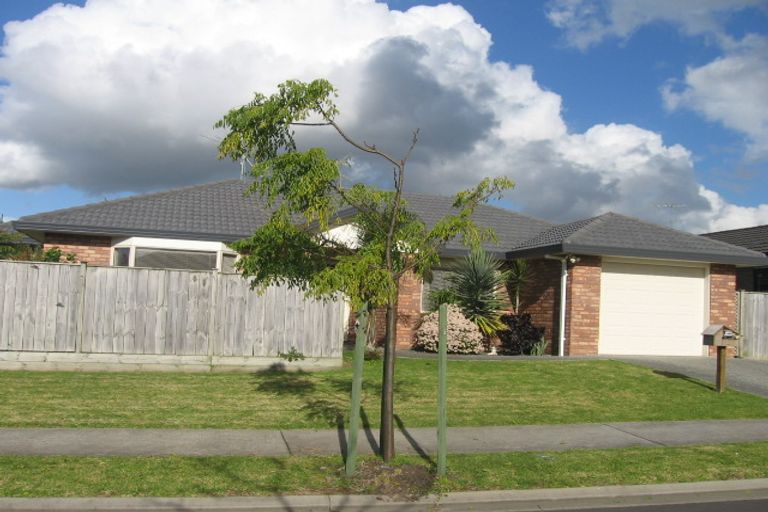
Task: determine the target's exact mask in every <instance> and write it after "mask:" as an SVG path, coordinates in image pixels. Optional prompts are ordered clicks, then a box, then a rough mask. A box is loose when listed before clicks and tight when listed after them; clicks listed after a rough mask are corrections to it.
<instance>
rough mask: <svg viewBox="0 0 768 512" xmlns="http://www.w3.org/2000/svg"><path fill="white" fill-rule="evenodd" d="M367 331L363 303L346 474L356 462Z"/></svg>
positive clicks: (358, 320)
mask: <svg viewBox="0 0 768 512" xmlns="http://www.w3.org/2000/svg"><path fill="white" fill-rule="evenodd" d="M367 333H368V305H367V304H366V305H364V306H363V307H362V308H361V310H360V312H358V314H357V329H355V357H354V362H353V369H352V397H351V402H352V405H350V410H349V435H348V436H347V460H346V464H345V472H346V474H347V476H352V475H353V474H354V473H355V466H356V464H357V434H358V432H359V430H360V400H361V395H362V392H363V360H364V359H365V344H366V341H367V337H368V336H367Z"/></svg>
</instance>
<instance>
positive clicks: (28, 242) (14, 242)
mask: <svg viewBox="0 0 768 512" xmlns="http://www.w3.org/2000/svg"><path fill="white" fill-rule="evenodd" d="M0 233H5V234H9V235H14V234H17V231H16V230H15V229H14V228H13V225H12V223H11V222H10V221H6V222H3V219H2V217H0ZM18 234H19V235H21V236H20V237H19V238H18V239H11V240H10V241H7V240H5V239H4V240H3V241H2V242H0V243H3V244H6V245H7V246H10V247H11V251H13V252H16V251H17V250H18V249H20V248H25V247H26V248H28V249H30V250H34V249H35V248H37V247H39V246H40V242H38V241H37V240H35V239H34V238H30V237H29V236H27V235H24V234H23V233H18ZM0 249H2V248H0ZM0 254H3V252H2V251H1V250H0Z"/></svg>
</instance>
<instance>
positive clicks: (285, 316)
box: [215, 274, 344, 357]
mask: <svg viewBox="0 0 768 512" xmlns="http://www.w3.org/2000/svg"><path fill="white" fill-rule="evenodd" d="M216 312H217V314H216V317H217V318H218V319H221V320H222V321H217V322H216V335H215V338H216V340H217V341H218V342H219V343H220V347H219V350H215V351H216V352H219V353H220V354H221V355H225V356H240V357H250V356H274V355H275V354H277V353H278V352H283V353H287V352H288V351H290V350H291V348H295V349H296V350H298V351H299V352H302V353H303V354H304V355H306V356H308V357H339V356H341V340H342V337H343V322H342V316H343V315H344V302H343V301H342V300H337V301H318V300H310V299H305V298H304V294H303V292H301V291H300V290H297V289H295V288H285V287H269V288H268V289H267V290H266V291H265V292H264V293H263V294H261V295H259V294H257V293H255V292H253V291H251V290H250V289H249V288H248V286H247V283H246V282H245V281H244V280H243V279H242V277H240V276H238V275H233V274H222V275H219V286H218V293H217V297H216Z"/></svg>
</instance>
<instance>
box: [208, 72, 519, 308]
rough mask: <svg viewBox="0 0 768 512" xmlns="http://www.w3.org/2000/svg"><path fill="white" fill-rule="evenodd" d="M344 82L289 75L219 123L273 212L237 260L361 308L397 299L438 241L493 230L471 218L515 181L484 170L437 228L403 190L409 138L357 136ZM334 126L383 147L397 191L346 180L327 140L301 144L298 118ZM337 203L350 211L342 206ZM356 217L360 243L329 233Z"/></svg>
mask: <svg viewBox="0 0 768 512" xmlns="http://www.w3.org/2000/svg"><path fill="white" fill-rule="evenodd" d="M335 97H336V90H335V89H334V88H333V86H332V85H331V84H330V83H329V82H328V81H326V80H315V81H312V82H310V83H305V82H300V81H296V80H289V81H287V82H284V83H282V84H280V85H279V86H278V90H277V92H276V93H275V94H273V95H271V96H265V95H263V94H256V95H255V97H254V99H253V101H251V102H250V103H248V104H247V105H244V106H242V107H239V108H236V109H233V110H231V111H230V112H229V113H227V114H226V115H225V116H224V117H223V118H222V119H221V120H220V121H218V122H217V123H216V125H215V126H216V127H217V128H223V129H225V130H227V132H228V133H227V134H226V135H225V137H224V139H223V141H222V142H221V144H220V146H219V157H220V158H227V157H228V158H232V159H233V160H241V159H246V160H247V161H248V162H249V163H251V174H252V175H253V177H254V181H253V183H252V185H251V187H250V189H249V192H250V193H256V194H258V195H260V196H261V197H263V198H265V199H266V200H267V202H268V203H269V205H270V207H271V208H273V213H272V215H271V218H270V220H269V222H267V223H266V224H264V225H263V226H262V227H260V228H258V229H257V230H256V231H255V232H254V233H253V235H252V236H250V237H249V238H246V239H243V240H240V241H238V242H236V243H234V244H232V248H233V249H235V250H236V251H238V252H239V253H241V254H242V255H243V257H242V258H241V259H240V260H238V263H237V267H238V269H239V270H240V271H241V272H242V274H243V276H244V277H246V278H248V279H250V280H251V283H252V286H253V287H254V288H257V289H264V288H265V287H266V286H269V285H272V284H288V285H291V286H295V287H299V288H301V289H303V290H304V291H305V293H306V294H307V295H308V296H310V297H316V298H327V297H331V296H333V295H334V294H336V293H339V292H341V293H343V294H345V295H346V296H347V297H348V298H349V300H350V302H351V305H352V307H353V308H355V309H357V308H360V307H361V306H362V305H363V304H364V303H366V302H367V303H368V304H369V305H371V306H372V307H377V306H383V305H386V304H392V303H394V301H395V299H396V297H397V289H398V280H399V278H400V277H401V276H402V275H403V274H404V273H405V272H407V271H413V272H415V273H416V274H418V275H420V276H423V275H424V274H425V273H428V272H429V271H430V269H431V268H432V267H433V266H434V265H435V264H437V263H438V262H439V250H440V248H441V247H442V246H444V245H445V244H446V243H447V242H449V241H450V240H452V239H454V238H457V237H459V238H461V239H463V241H464V242H465V244H468V245H469V246H470V247H477V246H479V244H480V243H481V242H482V241H484V240H491V239H493V238H494V234H493V231H492V230H490V229H484V228H480V227H478V226H476V225H475V224H474V222H472V220H471V216H472V213H473V211H474V209H475V208H476V207H477V205H478V204H481V203H483V202H485V201H487V200H488V199H489V198H491V197H500V195H501V193H502V192H503V191H504V190H506V189H508V188H510V187H511V186H512V182H511V181H510V180H509V179H507V178H495V179H493V180H491V179H487V178H486V179H484V180H482V181H481V182H480V183H479V184H478V185H477V186H476V187H475V188H473V189H470V190H467V191H464V192H461V193H459V194H457V196H456V198H455V201H454V207H455V211H456V213H455V214H454V215H450V216H446V217H444V218H443V219H440V220H439V221H438V222H437V223H436V224H435V225H434V226H433V227H432V228H428V227H427V226H426V225H425V224H424V222H422V221H421V220H420V219H419V218H417V217H416V216H415V215H413V214H412V213H411V212H409V211H408V205H407V203H406V201H405V200H404V199H403V198H402V196H401V192H402V183H403V181H402V177H403V173H404V172H405V163H406V161H407V158H408V155H410V151H411V150H412V149H413V147H414V146H415V145H416V142H417V140H418V132H416V133H414V138H413V141H412V145H411V148H410V149H409V151H408V153H407V154H406V156H405V157H404V158H402V159H395V158H392V157H390V156H389V155H387V154H386V153H384V152H382V151H381V150H379V149H378V148H376V146H374V145H368V144H366V143H357V142H355V141H354V140H352V139H351V138H350V137H349V136H348V135H347V134H346V133H344V131H343V130H342V129H341V128H340V127H339V126H338V125H337V124H336V122H335V118H336V115H337V114H338V110H337V108H336V105H335V103H334V98H335ZM297 124H298V125H310V126H315V127H318V126H320V127H323V126H324V127H326V129H327V128H328V127H330V128H332V129H334V130H335V131H336V132H337V133H338V135H339V136H340V137H341V138H342V139H343V140H345V141H346V142H348V143H349V144H351V145H352V146H354V147H356V148H358V149H359V150H361V151H363V152H366V153H369V154H374V155H377V156H379V157H381V158H383V159H384V160H386V161H387V162H389V163H390V164H392V166H393V167H394V174H395V191H385V190H380V189H378V188H376V187H373V186H369V185H363V184H359V183H358V184H354V185H352V186H345V185H344V184H343V179H342V175H341V168H342V164H343V162H339V161H336V160H333V159H331V158H330V157H329V156H328V155H327V153H326V151H325V150H324V149H322V148H309V149H307V150H303V151H299V149H298V146H297V143H296V140H295V135H296V134H295V133H294V126H295V125H297ZM338 212H348V215H344V216H343V217H340V216H339V213H338ZM341 224H352V225H354V226H356V228H357V229H358V232H359V242H360V243H359V247H356V248H350V247H347V246H345V245H344V244H341V243H339V242H338V241H336V240H334V239H331V238H330V237H325V236H323V235H322V234H321V233H323V232H325V231H327V230H328V229H329V228H330V227H333V226H335V225H341Z"/></svg>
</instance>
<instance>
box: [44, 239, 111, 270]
mask: <svg viewBox="0 0 768 512" xmlns="http://www.w3.org/2000/svg"><path fill="white" fill-rule="evenodd" d="M54 247H58V248H59V249H61V252H62V253H64V254H66V253H74V254H75V259H76V260H77V261H78V262H80V263H88V264H89V265H100V266H109V265H111V263H112V262H111V261H110V257H111V254H112V249H111V247H112V239H111V238H109V237H105V236H90V235H61V234H57V233H46V234H45V243H44V244H43V249H44V250H48V249H52V248H54Z"/></svg>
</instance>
